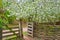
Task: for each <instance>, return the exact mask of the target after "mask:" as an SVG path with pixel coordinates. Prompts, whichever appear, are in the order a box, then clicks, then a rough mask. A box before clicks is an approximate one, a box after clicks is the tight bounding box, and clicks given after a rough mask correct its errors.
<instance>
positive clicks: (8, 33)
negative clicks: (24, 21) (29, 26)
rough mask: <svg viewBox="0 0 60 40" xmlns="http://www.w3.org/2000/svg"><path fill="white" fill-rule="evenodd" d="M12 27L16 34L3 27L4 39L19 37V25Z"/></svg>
mask: <svg viewBox="0 0 60 40" xmlns="http://www.w3.org/2000/svg"><path fill="white" fill-rule="evenodd" d="M11 29H12V30H13V31H14V32H15V34H16V35H15V34H14V33H13V32H11V31H10V30H7V29H3V30H2V40H8V39H9V40H11V39H13V38H19V27H12V28H11Z"/></svg>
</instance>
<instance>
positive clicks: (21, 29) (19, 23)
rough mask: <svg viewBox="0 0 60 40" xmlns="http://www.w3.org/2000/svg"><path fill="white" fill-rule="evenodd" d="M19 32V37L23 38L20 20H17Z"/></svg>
mask: <svg viewBox="0 0 60 40" xmlns="http://www.w3.org/2000/svg"><path fill="white" fill-rule="evenodd" d="M19 30H20V31H19V33H20V38H22V39H23V30H22V20H21V19H20V20H19Z"/></svg>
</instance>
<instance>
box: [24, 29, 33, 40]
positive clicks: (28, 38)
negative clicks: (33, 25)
mask: <svg viewBox="0 0 60 40" xmlns="http://www.w3.org/2000/svg"><path fill="white" fill-rule="evenodd" d="M23 32H27V28H23ZM24 39H25V40H33V38H31V37H29V36H27V35H26V36H25V35H24Z"/></svg>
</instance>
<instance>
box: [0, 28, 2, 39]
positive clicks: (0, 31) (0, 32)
mask: <svg viewBox="0 0 60 40" xmlns="http://www.w3.org/2000/svg"><path fill="white" fill-rule="evenodd" d="M0 40H2V28H0Z"/></svg>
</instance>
